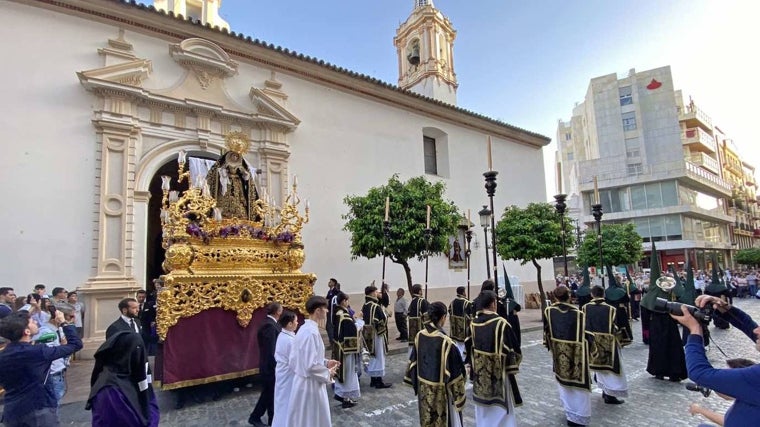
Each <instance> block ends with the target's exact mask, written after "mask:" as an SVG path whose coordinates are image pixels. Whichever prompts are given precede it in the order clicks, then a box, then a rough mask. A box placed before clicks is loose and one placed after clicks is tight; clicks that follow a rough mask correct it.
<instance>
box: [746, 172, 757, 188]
mask: <svg viewBox="0 0 760 427" xmlns="http://www.w3.org/2000/svg"><path fill="white" fill-rule="evenodd" d="M744 184H745V185H747V186H748V187H757V182H756V181H755V177H754V176H752V175H746V174H745V175H744Z"/></svg>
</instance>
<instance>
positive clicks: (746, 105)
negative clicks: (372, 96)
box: [145, 0, 760, 195]
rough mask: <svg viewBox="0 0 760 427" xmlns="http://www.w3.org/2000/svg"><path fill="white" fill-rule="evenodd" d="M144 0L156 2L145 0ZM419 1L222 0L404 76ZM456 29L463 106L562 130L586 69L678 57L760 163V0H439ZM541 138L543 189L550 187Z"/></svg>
mask: <svg viewBox="0 0 760 427" xmlns="http://www.w3.org/2000/svg"><path fill="white" fill-rule="evenodd" d="M145 3H151V2H148V1H145ZM413 3H414V2H413V0H375V1H347V0H343V1H337V0H322V1H315V0H288V1H278V2H269V1H256V0H224V1H223V2H222V9H221V15H222V16H223V18H224V19H226V20H227V21H228V22H229V23H230V26H231V28H232V30H233V31H236V32H242V33H244V34H246V35H250V36H251V37H254V38H259V39H261V40H264V41H267V42H269V43H273V44H275V45H280V46H282V47H286V48H288V49H291V50H295V51H297V52H299V53H303V54H305V55H309V56H312V57H316V58H319V59H323V60H325V61H328V62H330V63H332V64H335V65H338V66H341V67H344V68H347V69H350V70H352V71H356V72H359V73H362V74H366V75H369V76H372V77H376V78H378V79H380V80H383V81H386V82H389V83H393V84H396V83H397V81H398V75H397V73H398V67H397V62H396V61H397V57H396V51H395V48H394V46H393V36H394V35H395V31H396V29H397V28H398V26H399V24H400V23H401V22H403V21H405V20H406V18H407V17H408V16H409V13H410V12H411V10H412V7H413ZM434 4H435V6H436V7H437V8H438V9H440V10H441V11H442V12H443V13H444V15H446V16H447V17H448V18H449V19H450V20H451V21H452V23H453V25H454V28H455V29H456V31H457V38H456V41H455V44H454V66H455V72H456V73H457V78H458V81H459V89H458V92H457V101H458V105H459V106H460V107H463V108H466V109H469V110H472V111H475V112H478V113H480V114H484V115H487V116H490V117H493V118H497V119H500V120H503V121H505V122H507V123H509V124H512V125H515V126H519V127H522V128H525V129H528V130H530V131H533V132H537V133H540V134H542V135H545V136H548V137H550V138H552V140H554V139H555V132H556V126H557V120H558V119H563V120H567V119H569V118H570V115H571V112H572V108H573V106H574V104H575V103H576V102H580V101H582V100H583V98H584V95H585V93H586V89H587V87H588V83H589V80H590V79H591V78H593V77H598V76H601V75H605V74H610V73H618V74H620V75H621V76H624V75H627V73H628V70H629V69H631V68H635V69H636V70H638V71H643V70H648V69H652V68H657V67H661V66H665V65H670V66H671V68H672V71H673V78H674V81H675V87H676V89H682V90H683V93H684V95H685V96H686V97H688V96H689V95H691V96H692V97H693V98H694V101H695V102H696V103H697V105H698V106H699V107H700V108H702V109H703V110H704V111H706V112H707V113H708V114H709V115H711V116H712V118H713V122H714V123H715V124H717V125H718V126H719V127H721V129H723V131H724V132H726V133H727V134H728V135H729V136H730V137H732V138H733V139H734V141H735V143H736V145H737V147H738V148H739V151H740V153H741V154H743V155H744V156H746V157H747V160H748V161H749V162H750V163H753V164H754V165H755V166H756V167H758V168H759V169H760V141H758V138H757V137H755V135H754V134H753V131H754V129H755V127H754V126H753V125H754V122H756V121H758V119H757V114H758V113H756V112H755V111H752V110H751V108H752V107H753V104H754V102H753V101H754V100H759V99H760V84H758V80H757V75H758V72H757V68H756V67H755V65H754V64H755V62H757V60H758V59H757V56H758V47H757V42H758V41H760V24H758V23H757V22H754V20H755V19H757V17H758V16H760V2H757V1H749V0H748V1H736V0H727V1H720V2H718V1H708V0H691V1H683V0H667V1H662V0H638V1H630V0H628V1H616V0H595V1H588V0H577V1H567V0H564V1H555V0H551V1H549V0H546V1H505V0H469V1H467V0H434ZM554 149H555V145H554V143H552V144H551V145H550V146H549V148H548V149H545V153H544V156H545V160H546V162H545V163H546V164H547V178H546V179H547V194H548V195H551V194H554V192H555V189H554V177H553V168H552V167H551V163H552V162H553V160H554Z"/></svg>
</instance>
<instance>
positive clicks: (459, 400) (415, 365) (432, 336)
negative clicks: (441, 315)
mask: <svg viewBox="0 0 760 427" xmlns="http://www.w3.org/2000/svg"><path fill="white" fill-rule="evenodd" d="M404 382H405V383H407V384H409V385H411V386H412V387H413V388H414V393H415V394H416V395H417V396H418V397H417V404H418V407H419V412H420V425H421V426H425V427H449V425H450V420H451V419H452V417H459V419H460V421H461V417H462V409H463V408H464V403H465V391H464V386H465V369H464V362H463V361H462V356H461V355H460V353H459V350H458V349H457V348H456V345H455V344H454V340H452V339H451V338H449V337H448V336H446V334H445V333H444V332H443V331H442V330H440V329H438V328H437V327H436V326H435V325H433V324H432V323H431V322H428V323H426V324H425V328H424V329H423V330H422V331H420V333H419V334H417V336H416V337H415V339H414V344H413V347H412V354H411V356H410V357H409V366H408V367H407V370H406V376H405V377H404ZM449 402H451V403H452V406H454V408H455V410H454V413H450V412H449Z"/></svg>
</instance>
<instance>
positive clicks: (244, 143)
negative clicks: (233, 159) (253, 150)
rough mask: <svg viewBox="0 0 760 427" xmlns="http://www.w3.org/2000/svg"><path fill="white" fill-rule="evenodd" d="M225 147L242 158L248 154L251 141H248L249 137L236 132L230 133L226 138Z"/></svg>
mask: <svg viewBox="0 0 760 427" xmlns="http://www.w3.org/2000/svg"><path fill="white" fill-rule="evenodd" d="M224 145H225V146H226V147H227V149H228V150H229V151H233V152H235V153H238V154H240V155H241V156H242V155H244V154H245V153H247V152H248V148H249V147H250V146H251V141H250V140H249V139H248V135H246V134H244V133H242V132H238V131H234V132H230V133H228V134H227V135H226V136H225V137H224Z"/></svg>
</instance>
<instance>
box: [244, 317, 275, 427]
mask: <svg viewBox="0 0 760 427" xmlns="http://www.w3.org/2000/svg"><path fill="white" fill-rule="evenodd" d="M281 314H282V304H280V303H278V302H273V303H270V304H269V305H268V306H267V317H266V319H264V324H263V325H261V327H260V328H259V330H258V332H257V333H256V340H257V341H258V344H259V375H260V376H261V382H262V386H261V395H260V396H259V401H258V402H256V407H255V408H253V412H251V415H250V416H249V417H248V423H249V424H253V425H254V426H256V427H262V426H266V425H267V424H264V423H263V422H261V416H262V415H264V412H266V413H267V414H268V415H269V425H272V418H274V368H275V365H276V364H277V362H276V361H275V360H274V350H275V346H276V344H277V334H279V333H280V325H279V324H278V323H277V319H279V318H280V315H281Z"/></svg>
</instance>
